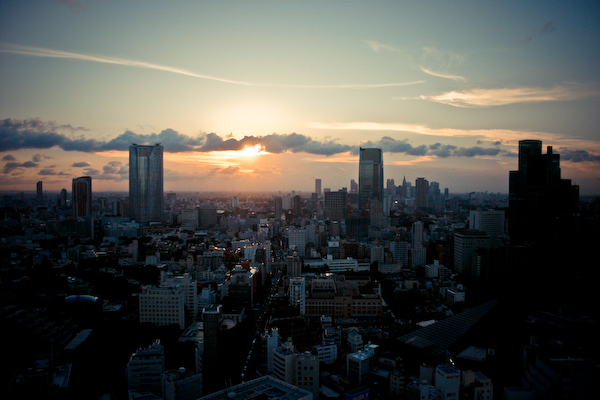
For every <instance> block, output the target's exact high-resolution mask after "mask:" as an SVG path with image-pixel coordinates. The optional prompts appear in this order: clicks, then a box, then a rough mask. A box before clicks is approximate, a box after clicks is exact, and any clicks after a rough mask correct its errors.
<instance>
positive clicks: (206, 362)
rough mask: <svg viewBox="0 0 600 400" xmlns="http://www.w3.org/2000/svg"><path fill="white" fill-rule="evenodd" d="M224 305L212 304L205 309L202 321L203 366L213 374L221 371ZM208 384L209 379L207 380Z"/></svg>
mask: <svg viewBox="0 0 600 400" xmlns="http://www.w3.org/2000/svg"><path fill="white" fill-rule="evenodd" d="M221 308H222V306H221V305H220V304H212V305H211V306H210V307H207V308H205V309H204V312H203V313H202V321H203V322H204V353H203V355H202V367H203V371H204V372H205V376H206V374H208V375H211V374H215V373H217V372H218V371H219V368H218V360H219V359H218V355H219V353H218V350H219V331H220V327H221V319H222V318H223V312H222V311H221ZM206 383H207V385H208V383H209V381H206Z"/></svg>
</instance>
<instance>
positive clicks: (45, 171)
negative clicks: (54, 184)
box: [38, 168, 58, 175]
mask: <svg viewBox="0 0 600 400" xmlns="http://www.w3.org/2000/svg"><path fill="white" fill-rule="evenodd" d="M38 175H58V174H57V173H56V171H54V169H52V168H44V169H41V170H40V172H38Z"/></svg>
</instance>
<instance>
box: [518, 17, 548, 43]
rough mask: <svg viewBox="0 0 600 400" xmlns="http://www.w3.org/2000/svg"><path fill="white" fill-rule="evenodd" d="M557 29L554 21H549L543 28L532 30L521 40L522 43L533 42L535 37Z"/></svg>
mask: <svg viewBox="0 0 600 400" xmlns="http://www.w3.org/2000/svg"><path fill="white" fill-rule="evenodd" d="M555 30H556V28H555V27H554V22H552V21H548V22H546V23H545V24H544V26H543V27H542V28H541V29H538V30H537V31H535V32H532V33H530V34H529V35H527V36H526V37H525V39H523V40H521V43H527V42H531V41H532V40H533V39H534V38H536V37H538V36H540V35H544V34H548V33H552V32H554V31H555Z"/></svg>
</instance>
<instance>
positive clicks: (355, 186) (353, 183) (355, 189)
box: [350, 179, 358, 193]
mask: <svg viewBox="0 0 600 400" xmlns="http://www.w3.org/2000/svg"><path fill="white" fill-rule="evenodd" d="M350 193H358V184H357V183H356V181H355V180H354V179H351V180H350Z"/></svg>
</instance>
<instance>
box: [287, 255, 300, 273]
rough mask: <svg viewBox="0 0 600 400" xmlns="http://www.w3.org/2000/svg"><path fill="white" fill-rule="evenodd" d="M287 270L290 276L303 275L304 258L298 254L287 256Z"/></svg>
mask: <svg viewBox="0 0 600 400" xmlns="http://www.w3.org/2000/svg"><path fill="white" fill-rule="evenodd" d="M286 270H287V272H286V275H287V276H288V277H290V278H294V277H298V276H302V260H300V257H298V255H293V256H287V258H286Z"/></svg>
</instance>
